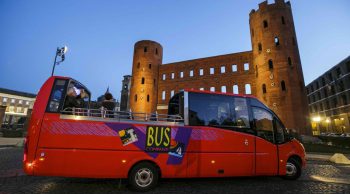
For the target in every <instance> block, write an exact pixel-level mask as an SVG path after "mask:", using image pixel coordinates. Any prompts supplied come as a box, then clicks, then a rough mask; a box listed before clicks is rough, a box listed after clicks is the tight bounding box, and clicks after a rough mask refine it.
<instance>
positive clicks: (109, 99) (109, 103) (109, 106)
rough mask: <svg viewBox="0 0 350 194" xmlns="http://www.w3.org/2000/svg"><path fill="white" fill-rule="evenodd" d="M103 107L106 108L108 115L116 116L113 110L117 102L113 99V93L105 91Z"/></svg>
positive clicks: (110, 116)
mask: <svg viewBox="0 0 350 194" xmlns="http://www.w3.org/2000/svg"><path fill="white" fill-rule="evenodd" d="M102 107H103V108H104V109H105V110H106V113H107V114H106V117H109V118H114V115H113V113H114V112H113V111H114V109H115V102H114V101H113V95H112V94H111V93H109V92H106V93H105V100H104V101H103V102H102Z"/></svg>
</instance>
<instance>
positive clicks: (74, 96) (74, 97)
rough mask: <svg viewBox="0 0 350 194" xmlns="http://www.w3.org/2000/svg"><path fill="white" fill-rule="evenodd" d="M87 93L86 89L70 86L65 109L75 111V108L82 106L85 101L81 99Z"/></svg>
mask: <svg viewBox="0 0 350 194" xmlns="http://www.w3.org/2000/svg"><path fill="white" fill-rule="evenodd" d="M78 93H79V94H78ZM86 95H87V94H86V92H85V91H84V89H81V90H78V89H76V88H74V87H69V88H68V90H67V96H66V99H65V101H64V106H63V110H64V111H73V109H74V108H82V106H83V103H82V102H81V99H82V98H85V97H86Z"/></svg>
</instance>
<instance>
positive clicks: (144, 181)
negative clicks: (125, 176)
mask: <svg viewBox="0 0 350 194" xmlns="http://www.w3.org/2000/svg"><path fill="white" fill-rule="evenodd" d="M135 182H136V184H137V185H138V186H140V187H147V186H149V185H150V184H151V183H152V182H153V173H152V171H151V170H150V169H148V168H141V169H140V170H138V171H137V172H136V175H135Z"/></svg>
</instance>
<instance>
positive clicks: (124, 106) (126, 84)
mask: <svg viewBox="0 0 350 194" xmlns="http://www.w3.org/2000/svg"><path fill="white" fill-rule="evenodd" d="M130 86H131V75H125V76H124V79H123V81H122V91H121V92H120V93H121V97H120V111H129V109H130V106H129V96H130Z"/></svg>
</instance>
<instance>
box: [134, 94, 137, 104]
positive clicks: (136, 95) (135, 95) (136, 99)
mask: <svg viewBox="0 0 350 194" xmlns="http://www.w3.org/2000/svg"><path fill="white" fill-rule="evenodd" d="M134 99H135V102H137V94H135V97H134Z"/></svg>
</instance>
